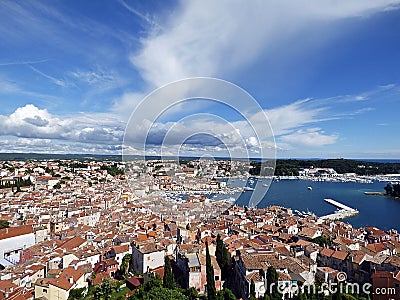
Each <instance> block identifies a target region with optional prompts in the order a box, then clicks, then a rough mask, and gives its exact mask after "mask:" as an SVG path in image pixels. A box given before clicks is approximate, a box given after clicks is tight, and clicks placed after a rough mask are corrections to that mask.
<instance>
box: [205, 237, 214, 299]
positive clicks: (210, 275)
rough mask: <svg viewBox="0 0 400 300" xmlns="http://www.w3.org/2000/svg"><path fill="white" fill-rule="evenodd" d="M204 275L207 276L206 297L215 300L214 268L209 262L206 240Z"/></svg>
mask: <svg viewBox="0 0 400 300" xmlns="http://www.w3.org/2000/svg"><path fill="white" fill-rule="evenodd" d="M206 277H207V299H208V300H216V290H215V280H214V268H213V266H212V264H211V256H210V251H209V250H208V243H207V242H206Z"/></svg>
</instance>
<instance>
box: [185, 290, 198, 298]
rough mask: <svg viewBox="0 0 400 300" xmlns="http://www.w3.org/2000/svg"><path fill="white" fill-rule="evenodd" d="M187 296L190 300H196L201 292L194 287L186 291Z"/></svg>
mask: <svg viewBox="0 0 400 300" xmlns="http://www.w3.org/2000/svg"><path fill="white" fill-rule="evenodd" d="M185 295H186V296H187V297H188V298H189V300H196V299H198V298H199V292H198V291H197V290H196V289H195V288H194V287H190V288H188V289H187V290H185Z"/></svg>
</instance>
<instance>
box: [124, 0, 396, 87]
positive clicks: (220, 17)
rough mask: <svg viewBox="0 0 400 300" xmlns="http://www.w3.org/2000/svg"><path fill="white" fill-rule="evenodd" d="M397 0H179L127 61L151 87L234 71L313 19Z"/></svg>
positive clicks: (370, 10) (354, 13)
mask: <svg viewBox="0 0 400 300" xmlns="http://www.w3.org/2000/svg"><path fill="white" fill-rule="evenodd" d="M399 3H400V2H399V1H398V0H381V1H377V0H368V1H358V0H349V1H344V2H340V4H338V3H337V1H309V0H302V1H263V0H259V1H252V2H251V5H246V4H244V3H243V2H242V1H212V0H208V1H182V2H181V6H180V9H179V10H178V11H177V12H176V13H174V14H172V15H171V17H170V19H169V20H167V22H166V24H163V26H164V30H163V31H162V32H161V33H160V32H158V31H157V32H156V33H154V32H153V33H150V34H149V35H148V37H147V38H144V39H143V40H142V49H141V50H140V51H139V52H137V53H134V54H132V56H131V62H132V63H133V64H134V65H135V67H137V68H138V69H139V70H140V71H141V74H142V77H143V78H144V79H145V80H146V81H147V82H148V83H149V84H150V86H155V87H158V86H161V85H163V84H166V83H168V82H170V81H173V80H178V79H181V78H185V77H190V76H218V75H221V74H224V73H226V72H229V71H237V70H238V69H240V68H241V67H243V66H245V65H247V64H249V63H251V62H254V61H256V60H257V59H258V58H259V57H260V55H265V54H266V55H268V54H269V55H272V53H274V55H277V53H276V49H279V46H280V44H281V43H282V42H287V41H288V40H291V39H292V38H293V37H295V36H296V34H298V33H300V32H304V30H308V31H309V32H311V31H315V30H316V28H318V26H316V24H317V22H334V21H337V20H340V19H344V18H352V17H361V16H368V15H371V14H374V13H377V12H380V11H384V10H387V9H390V8H393V7H398V6H397V5H398V4H399ZM250 20H251V21H250ZM322 40H323V39H320V41H319V42H322ZM316 43H317V42H316ZM310 46H311V47H312V46H313V45H310ZM274 51H275V52H274ZM296 51H300V48H299V47H296Z"/></svg>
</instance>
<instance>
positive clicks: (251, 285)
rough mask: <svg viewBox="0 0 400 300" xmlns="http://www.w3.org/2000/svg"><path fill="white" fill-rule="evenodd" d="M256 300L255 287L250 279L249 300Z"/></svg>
mask: <svg viewBox="0 0 400 300" xmlns="http://www.w3.org/2000/svg"><path fill="white" fill-rule="evenodd" d="M255 299H256V285H255V284H254V280H253V279H252V280H251V282H250V300H255Z"/></svg>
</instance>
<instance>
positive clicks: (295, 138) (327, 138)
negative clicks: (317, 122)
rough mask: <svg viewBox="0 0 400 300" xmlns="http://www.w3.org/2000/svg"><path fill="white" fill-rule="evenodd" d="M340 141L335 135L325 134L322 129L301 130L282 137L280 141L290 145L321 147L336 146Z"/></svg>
mask: <svg viewBox="0 0 400 300" xmlns="http://www.w3.org/2000/svg"><path fill="white" fill-rule="evenodd" d="M337 139H338V136H337V135H335V134H331V135H328V134H325V132H324V131H323V130H321V128H308V129H305V130H304V129H299V130H297V131H295V132H293V133H291V134H287V135H284V136H282V137H280V140H281V141H283V142H286V143H289V144H292V145H293V144H296V145H304V146H311V147H319V146H325V145H330V144H334V143H335V142H336V141H337Z"/></svg>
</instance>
